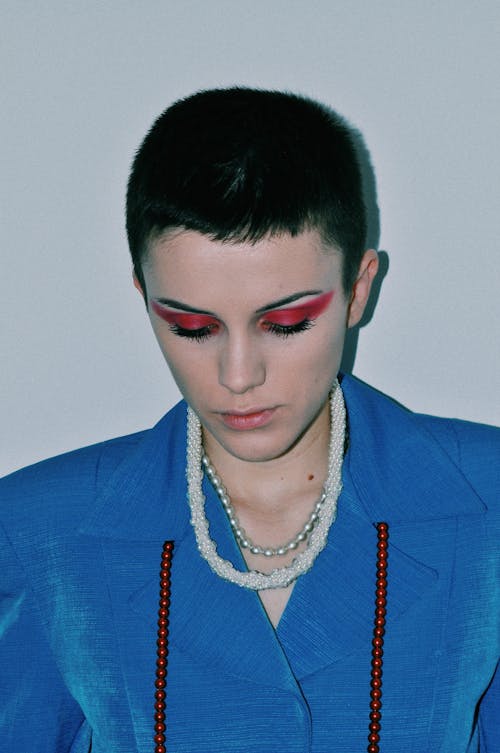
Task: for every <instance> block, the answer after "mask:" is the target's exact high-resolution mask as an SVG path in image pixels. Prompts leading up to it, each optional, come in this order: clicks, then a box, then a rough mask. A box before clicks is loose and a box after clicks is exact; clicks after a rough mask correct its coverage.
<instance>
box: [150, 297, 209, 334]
mask: <svg viewBox="0 0 500 753" xmlns="http://www.w3.org/2000/svg"><path fill="white" fill-rule="evenodd" d="M151 308H152V309H153V311H154V312H155V314H158V316H159V317H160V318H161V319H164V320H165V321H166V322H167V323H168V324H173V325H174V326H176V327H180V328H181V329H187V330H193V331H195V330H197V329H203V328H204V327H212V326H218V325H219V320H218V319H216V318H215V316H210V314H187V313H183V312H182V311H172V309H168V308H165V306H162V305H161V304H160V303H157V302H156V301H151Z"/></svg>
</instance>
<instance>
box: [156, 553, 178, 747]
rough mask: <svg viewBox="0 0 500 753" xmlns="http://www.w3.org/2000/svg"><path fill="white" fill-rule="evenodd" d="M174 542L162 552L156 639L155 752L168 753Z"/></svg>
mask: <svg viewBox="0 0 500 753" xmlns="http://www.w3.org/2000/svg"><path fill="white" fill-rule="evenodd" d="M173 551H174V542H173V541H165V543H164V544H163V550H162V553H161V569H160V602H159V609H158V639H157V641H156V646H157V651H156V681H155V688H156V691H155V706H154V708H155V715H154V719H155V727H154V729H155V735H154V741H155V753H167V748H166V745H165V743H166V735H165V733H166V729H167V728H166V724H165V718H166V713H165V712H166V708H167V667H168V625H169V611H170V582H171V568H172V553H173Z"/></svg>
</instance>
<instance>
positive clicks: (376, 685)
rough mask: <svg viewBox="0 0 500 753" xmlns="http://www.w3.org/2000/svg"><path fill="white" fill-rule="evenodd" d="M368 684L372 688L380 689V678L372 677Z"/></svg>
mask: <svg viewBox="0 0 500 753" xmlns="http://www.w3.org/2000/svg"><path fill="white" fill-rule="evenodd" d="M370 685H371V686H372V688H373V690H382V680H381V679H380V678H379V677H372V680H371V683H370Z"/></svg>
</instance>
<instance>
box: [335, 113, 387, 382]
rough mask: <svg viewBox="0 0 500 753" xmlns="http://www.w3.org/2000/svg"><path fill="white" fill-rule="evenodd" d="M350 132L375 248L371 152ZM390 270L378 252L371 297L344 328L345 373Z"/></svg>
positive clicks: (376, 210) (376, 214) (377, 217)
mask: <svg viewBox="0 0 500 753" xmlns="http://www.w3.org/2000/svg"><path fill="white" fill-rule="evenodd" d="M351 135H352V138H353V141H354V145H355V148H356V152H357V154H358V159H359V164H360V167H361V177H362V181H363V199H364V202H365V207H366V218H367V233H366V246H365V247H366V248H367V249H368V248H374V249H378V244H379V240H380V212H379V208H378V202H377V185H376V181H375V172H374V170H373V166H372V162H371V159H370V153H369V151H368V149H367V147H366V144H365V142H364V139H363V136H362V135H361V133H360V132H359V131H357V130H356V129H354V128H352V127H351ZM388 271H389V255H388V253H387V251H379V270H378V274H377V276H376V278H375V280H374V281H373V285H372V289H371V293H370V298H369V300H368V304H367V306H366V309H365V312H364V314H363V317H362V319H361V321H360V322H359V324H357V325H356V327H353V328H352V329H348V330H347V334H346V339H345V344H344V352H343V354H342V363H341V365H340V370H341V371H342V372H343V373H344V374H352V370H353V368H354V361H355V360H356V351H357V348H358V338H359V330H360V329H361V327H365V326H366V325H367V324H368V323H369V322H370V321H371V319H372V317H373V313H374V311H375V307H376V305H377V301H378V298H379V295H380V291H381V288H382V283H383V281H384V278H385V276H386V275H387V272H388Z"/></svg>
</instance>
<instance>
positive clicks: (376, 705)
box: [370, 698, 382, 713]
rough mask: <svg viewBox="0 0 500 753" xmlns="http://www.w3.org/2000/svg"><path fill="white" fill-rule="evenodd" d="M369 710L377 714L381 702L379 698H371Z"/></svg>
mask: <svg viewBox="0 0 500 753" xmlns="http://www.w3.org/2000/svg"><path fill="white" fill-rule="evenodd" d="M370 708H371V709H372V711H374V712H377V713H378V712H379V711H380V709H381V708H382V701H381V700H380V698H373V699H372V700H371V701H370Z"/></svg>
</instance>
